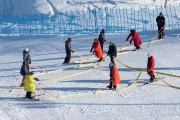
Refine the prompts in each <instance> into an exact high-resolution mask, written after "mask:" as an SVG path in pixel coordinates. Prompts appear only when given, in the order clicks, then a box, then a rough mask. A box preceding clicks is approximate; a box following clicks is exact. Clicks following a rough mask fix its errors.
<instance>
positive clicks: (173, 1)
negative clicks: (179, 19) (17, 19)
mask: <svg viewBox="0 0 180 120" xmlns="http://www.w3.org/2000/svg"><path fill="white" fill-rule="evenodd" d="M164 4H165V0H1V1H0V15H29V14H40V13H44V14H50V15H54V13H57V12H61V11H66V10H68V11H70V10H71V11H74V10H82V9H83V10H87V9H93V8H95V7H98V8H101V7H102V8H103V7H111V8H114V7H118V8H122V7H124V6H126V7H137V6H149V7H150V6H152V7H155V6H156V5H157V6H161V5H163V6H164ZM178 4H180V1H179V0H168V2H167V5H178Z"/></svg>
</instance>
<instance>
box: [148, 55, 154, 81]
mask: <svg viewBox="0 0 180 120" xmlns="http://www.w3.org/2000/svg"><path fill="white" fill-rule="evenodd" d="M154 65H155V64H154V57H153V55H152V54H151V53H148V62H147V73H148V74H149V76H150V80H149V82H153V80H154V79H155V75H154V72H153V70H154Z"/></svg>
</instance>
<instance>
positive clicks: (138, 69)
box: [115, 57, 180, 78]
mask: <svg viewBox="0 0 180 120" xmlns="http://www.w3.org/2000/svg"><path fill="white" fill-rule="evenodd" d="M115 59H116V60H117V61H118V62H119V63H120V64H122V65H123V66H125V67H127V68H130V69H133V70H137V71H141V70H143V71H144V72H147V71H146V70H145V69H142V68H133V67H130V66H128V65H126V64H124V63H123V62H121V61H120V60H119V59H117V58H116V57H115ZM156 73H158V74H162V75H167V76H172V77H177V78H180V76H178V75H173V74H168V73H163V72H156Z"/></svg>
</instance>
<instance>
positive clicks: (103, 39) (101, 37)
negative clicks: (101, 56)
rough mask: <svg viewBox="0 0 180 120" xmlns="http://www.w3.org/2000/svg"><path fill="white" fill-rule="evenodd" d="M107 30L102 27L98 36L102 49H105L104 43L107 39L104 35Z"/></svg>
mask: <svg viewBox="0 0 180 120" xmlns="http://www.w3.org/2000/svg"><path fill="white" fill-rule="evenodd" d="M105 32H106V31H105V29H102V30H101V32H100V34H99V38H98V40H99V42H100V44H101V49H102V51H103V45H104V43H105V42H106V39H105V36H104V34H105Z"/></svg>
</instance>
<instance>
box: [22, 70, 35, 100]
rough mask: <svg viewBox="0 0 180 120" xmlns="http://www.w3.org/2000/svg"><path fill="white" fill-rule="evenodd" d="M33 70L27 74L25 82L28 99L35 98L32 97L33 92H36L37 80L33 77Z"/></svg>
mask: <svg viewBox="0 0 180 120" xmlns="http://www.w3.org/2000/svg"><path fill="white" fill-rule="evenodd" d="M32 75H33V72H29V73H28V74H27V75H25V79H26V80H25V82H24V90H25V91H26V96H25V97H26V98H28V99H33V98H34V97H32V95H31V94H32V92H35V90H36V87H35V84H34V82H35V80H34V78H33V76H32Z"/></svg>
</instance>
